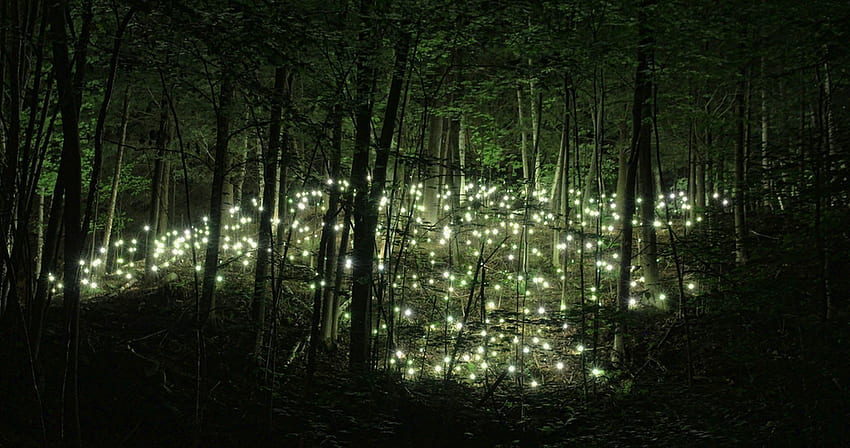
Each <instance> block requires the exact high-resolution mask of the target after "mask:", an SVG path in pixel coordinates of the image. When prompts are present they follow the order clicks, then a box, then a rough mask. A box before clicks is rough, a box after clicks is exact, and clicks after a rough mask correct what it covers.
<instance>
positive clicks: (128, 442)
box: [0, 229, 850, 448]
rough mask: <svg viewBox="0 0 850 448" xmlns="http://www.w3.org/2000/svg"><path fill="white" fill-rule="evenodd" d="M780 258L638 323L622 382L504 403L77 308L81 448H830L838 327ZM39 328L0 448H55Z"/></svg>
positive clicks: (237, 333) (297, 338) (845, 361)
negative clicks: (33, 364) (37, 348)
mask: <svg viewBox="0 0 850 448" xmlns="http://www.w3.org/2000/svg"><path fill="white" fill-rule="evenodd" d="M781 230H782V229H778V230H777V231H781ZM785 244H787V246H785V247H786V250H785V251H782V252H778V251H773V252H771V253H770V254H768V253H767V250H766V249H765V251H764V252H759V251H758V250H757V251H755V252H754V254H753V262H752V265H751V266H750V267H749V268H748V271H747V273H748V275H742V273H741V272H736V271H734V270H729V271H728V273H727V274H726V275H728V277H729V278H732V279H739V280H738V281H736V282H732V283H730V284H731V285H733V286H732V287H728V288H717V289H715V290H714V292H712V293H709V294H706V295H704V296H701V297H698V298H696V299H695V300H696V302H694V303H698V304H699V306H696V307H695V308H694V309H697V310H703V313H702V314H700V315H696V316H693V315H692V316H691V317H690V318H689V319H688V320H687V322H685V321H683V320H682V319H676V318H673V317H670V316H662V315H647V316H645V317H644V318H641V319H640V320H639V321H637V323H636V326H635V327H634V328H633V334H634V335H635V338H634V339H635V340H639V341H640V343H639V344H637V347H636V348H635V350H634V351H633V354H632V357H631V365H630V366H629V368H628V369H621V370H616V369H613V368H611V369H610V371H609V372H608V374H607V375H606V377H604V378H603V379H600V380H598V381H597V382H595V383H590V384H587V387H583V386H582V385H581V384H576V383H568V382H566V381H564V382H549V383H547V384H542V385H541V386H540V387H538V388H536V389H528V388H520V387H519V386H517V385H516V384H515V382H514V379H513V378H511V377H510V376H507V377H506V378H505V379H504V380H503V381H500V382H499V381H496V378H490V384H494V383H497V384H498V386H497V387H494V388H491V389H484V388H478V389H471V388H468V387H466V386H462V385H458V384H454V383H450V382H444V381H436V380H423V381H417V382H411V381H402V380H401V379H399V378H398V377H397V376H395V375H393V374H389V373H372V374H368V375H356V376H353V375H351V374H349V373H348V372H347V369H346V360H345V358H344V357H343V356H342V355H341V354H340V353H341V352H342V351H339V352H334V353H324V354H323V355H322V356H321V357H320V361H319V364H318V366H317V368H316V374H315V375H314V377H313V378H312V379H311V380H308V378H306V376H305V374H304V372H305V366H304V359H303V358H304V351H303V346H304V344H305V341H306V340H305V338H304V336H305V335H306V334H307V331H306V327H307V323H306V322H303V321H291V322H284V323H283V324H282V325H281V326H280V330H279V332H278V337H277V338H276V340H275V341H276V348H275V350H274V356H273V358H271V359H274V361H275V362H274V364H273V365H272V363H269V362H266V361H265V359H264V358H265V357H261V359H260V361H258V360H257V358H256V357H254V356H253V354H252V353H251V352H252V350H253V343H254V340H253V337H252V336H251V335H252V331H251V329H250V327H249V326H248V324H247V323H246V322H247V320H246V318H245V317H244V316H245V312H244V310H245V304H244V303H241V302H240V299H239V297H240V296H241V293H238V292H236V291H234V292H233V294H232V295H233V296H232V297H224V298H223V300H222V301H223V302H224V303H226V304H230V305H229V306H230V307H229V308H227V307H225V308H224V309H222V310H221V313H220V316H221V317H222V318H221V319H220V320H219V322H218V323H217V324H216V325H215V326H212V327H209V328H208V329H207V330H206V331H205V333H204V335H203V337H202V338H201V339H200V340H199V338H198V334H197V332H196V331H195V330H194V328H196V327H195V324H194V322H193V307H192V303H193V302H192V301H191V300H187V299H185V297H184V298H182V299H181V298H179V297H178V298H176V299H175V298H174V297H170V298H169V297H166V296H165V294H164V293H163V291H162V289H159V288H158V289H153V290H146V291H143V290H136V291H130V292H125V293H123V294H121V295H119V296H113V297H109V298H94V299H90V300H87V301H85V302H84V305H83V312H82V322H83V326H84V328H83V333H82V334H83V337H82V340H81V353H80V386H79V387H80V397H81V399H80V408H81V415H82V427H83V431H84V432H83V438H84V444H85V446H94V447H191V446H209V447H216V446H223V447H231V446H233V447H235V446H248V447H272V446H274V447H283V446H286V447H288V446H293V447H300V446H304V447H313V446H317V447H318V446H321V447H335V446H405V447H407V446H410V447H450V446H466V447H496V446H504V447H507V446H529V447H536V446H552V447H560V446H687V445H694V446H847V445H848V444H850V425H848V422H850V325H848V322H847V316H846V315H844V314H842V313H840V312H839V313H837V314H836V315H835V316H834V318H833V319H832V320H830V321H823V320H822V319H821V318H820V316H819V314H818V313H817V309H818V301H817V298H816V297H815V296H814V294H813V293H812V292H811V291H812V283H813V282H812V278H813V276H814V277H816V275H814V274H813V272H812V271H806V270H805V269H792V265H793V264H794V263H799V264H802V265H807V264H808V263H807V262H805V257H806V256H808V255H805V253H804V252H795V250H797V249H798V247H796V246H795V244H796V243H795V242H794V241H788V242H786V243H785ZM799 244H800V246H799V248H802V247H804V246H805V245H806V243H805V242H804V241H801V242H800V243H799ZM682 249H683V250H688V247H686V246H685V245H683V247H682ZM795 253H796V254H800V255H796V256H795ZM801 260H802V261H801ZM840 282H841V280H840V278H838V279H837V280H836V282H835V284H834V285H833V286H835V285H839V286H840V285H841V283H840ZM836 289H837V288H836ZM723 304H725V305H723ZM730 304H731V305H730ZM839 305H841V306H840V307H839V309H845V308H846V307H845V306H844V304H842V303H839ZM288 306H295V305H293V302H290V303H289V305H288ZM789 310H793V311H789ZM49 321H50V322H52V323H53V324H52V326H50V327H49V331H48V333H47V335H46V339H45V352H44V354H43V356H42V362H41V365H40V366H39V367H38V368H37V369H36V377H37V378H38V383H39V384H40V386H41V387H40V388H39V390H38V392H39V396H40V397H42V400H43V407H39V405H38V402H37V399H36V393H35V389H34V388H33V381H32V374H31V371H30V369H29V365H28V363H27V362H26V356H23V355H22V354H23V353H26V351H25V344H23V342H21V341H20V340H19V339H20V338H17V339H16V338H12V337H9V334H4V335H3V337H4V338H6V337H8V338H9V340H12V341H17V342H12V343H10V344H6V346H7V347H13V348H14V349H12V350H6V351H4V352H3V353H4V354H3V356H6V357H7V358H8V359H10V360H11V361H10V362H3V363H2V365H3V374H2V377H0V416H2V418H0V447H4V448H5V447H36V446H44V445H46V446H57V445H59V443H60V442H59V439H58V437H59V434H60V426H59V421H60V417H61V416H60V414H59V413H58V411H57V410H58V409H60V408H61V406H60V405H59V404H60V401H59V400H60V397H61V378H62V368H63V360H64V353H63V350H62V345H61V334H62V328H61V326H60V325H59V324H58V322H60V321H61V310H60V309H59V308H58V307H56V308H55V309H53V310H51V316H50V318H49ZM199 341H200V342H201V345H200V347H201V357H200V362H199V357H198V347H199ZM688 341H689V342H690V343H689V344H688ZM688 347H690V353H688ZM10 354H11V355H10ZM688 354H689V355H690V356H688ZM12 355H15V356H12ZM688 358H690V360H691V361H690V363H689V362H688ZM689 365H690V367H691V369H692V374H691V375H690V377H691V379H690V381H689V379H688V377H689V375H688V370H689ZM199 372H200V374H201V375H200V377H201V378H202V381H200V383H199V382H198V381H197V378H198V373H199ZM566 377H567V376H565V378H566ZM572 378H580V375H572ZM198 390H200V391H201V392H200V394H198V393H197V391H198ZM42 408H43V409H45V410H46V411H45V412H44V413H42V412H40V409H42ZM42 415H43V417H44V425H42V423H41V421H42V419H41V416H42ZM43 427H44V428H46V430H45V432H46V434H47V441H46V443H45V442H44V440H43V437H42V428H43Z"/></svg>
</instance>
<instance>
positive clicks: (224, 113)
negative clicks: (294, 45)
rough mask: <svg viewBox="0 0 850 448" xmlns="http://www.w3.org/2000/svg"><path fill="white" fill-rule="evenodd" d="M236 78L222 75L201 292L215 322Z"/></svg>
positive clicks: (204, 310)
mask: <svg viewBox="0 0 850 448" xmlns="http://www.w3.org/2000/svg"><path fill="white" fill-rule="evenodd" d="M233 90H234V85H233V75H232V74H231V73H229V72H227V71H226V69H225V73H223V74H222V76H221V85H220V87H219V95H218V104H217V105H216V108H215V123H216V125H215V165H214V166H213V179H212V189H211V190H212V191H211V193H210V211H209V229H210V233H209V238H208V240H209V243H208V244H207V254H206V258H205V259H204V277H203V289H202V290H201V314H202V316H203V319H204V320H207V319H208V320H213V321H214V320H215V319H216V316H215V289H216V283H217V277H218V255H219V250H220V243H221V228H222V227H223V225H222V224H223V222H222V221H223V219H224V216H223V214H222V203H223V194H224V182H225V176H226V175H227V172H226V171H227V166H228V165H227V148H228V145H229V143H230V121H231V118H232V113H233V111H232V110H231V108H232V103H233Z"/></svg>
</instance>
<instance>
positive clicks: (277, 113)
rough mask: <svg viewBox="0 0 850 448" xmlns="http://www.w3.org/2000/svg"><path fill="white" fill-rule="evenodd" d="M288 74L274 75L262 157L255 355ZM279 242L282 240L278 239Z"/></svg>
mask: <svg viewBox="0 0 850 448" xmlns="http://www.w3.org/2000/svg"><path fill="white" fill-rule="evenodd" d="M288 78H289V74H288V73H287V70H286V69H284V68H281V67H278V68H276V69H275V71H274V90H273V92H272V98H271V99H272V102H271V110H270V115H269V144H268V146H267V147H266V153H265V155H264V156H263V157H262V162H263V163H262V166H263V167H264V173H263V176H262V179H263V181H264V184H265V185H264V186H263V187H262V191H263V202H262V204H261V206H262V211H261V212H260V226H259V227H260V229H259V235H258V236H257V262H256V270H255V273H254V294H253V296H252V298H251V320H252V321H253V322H254V327H255V330H256V332H257V337H256V341H257V342H256V345H255V349H254V353H257V354H258V353H260V352H261V351H260V348H261V346H262V343H263V331H264V330H263V329H264V328H265V324H266V303H267V302H268V284H269V280H270V278H269V271H270V269H269V268H270V267H271V264H272V225H273V222H272V219H273V215H274V211H275V209H276V206H277V204H276V203H277V199H278V198H277V188H276V185H277V171H278V158H279V153H280V130H281V127H282V126H281V113H282V111H283V97H284V95H285V93H284V91H285V89H286V84H287V79H288ZM278 238H280V236H278Z"/></svg>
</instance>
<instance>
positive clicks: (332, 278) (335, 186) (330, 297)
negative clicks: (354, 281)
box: [320, 105, 342, 348]
mask: <svg viewBox="0 0 850 448" xmlns="http://www.w3.org/2000/svg"><path fill="white" fill-rule="evenodd" d="M331 114H332V115H333V134H332V136H331V155H330V158H331V160H330V170H329V173H328V174H329V175H330V179H331V182H332V183H331V186H330V194H329V195H328V212H333V215H332V216H328V215H327V214H326V215H325V226H328V227H330V229H331V230H332V231H333V232H334V236H333V238H332V239H331V240H330V244H328V246H327V252H326V257H327V260H326V262H325V270H324V273H323V276H322V278H323V280H324V281H325V282H326V283H327V284H328V286H327V287H326V288H324V290H323V295H322V318H321V323H320V327H321V340H322V345H324V346H325V347H326V348H331V347H332V346H333V344H334V342H335V339H334V333H333V327H334V321H333V319H334V315H336V313H337V312H336V311H335V310H334V305H335V304H334V297H335V296H336V289H337V284H336V279H337V270H338V266H337V248H336V232H337V230H338V229H337V226H336V223H337V221H338V219H337V217H336V214H337V213H339V207H340V196H341V194H342V192H341V191H340V188H339V186H340V175H341V174H342V166H341V165H342V163H341V162H342V107H341V106H340V105H335V106H334V108H333V111H332V112H331ZM323 231H324V229H323Z"/></svg>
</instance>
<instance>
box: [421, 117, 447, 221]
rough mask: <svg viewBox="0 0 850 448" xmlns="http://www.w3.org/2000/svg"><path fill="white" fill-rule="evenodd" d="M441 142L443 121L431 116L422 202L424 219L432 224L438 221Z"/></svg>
mask: <svg viewBox="0 0 850 448" xmlns="http://www.w3.org/2000/svg"><path fill="white" fill-rule="evenodd" d="M442 140H443V119H442V118H440V117H438V116H436V115H433V114H432V115H431V117H430V118H429V121H428V145H427V147H426V154H425V157H424V159H425V160H424V165H425V166H424V167H423V169H422V171H423V172H424V174H425V181H424V182H423V184H424V185H425V191H424V198H423V200H422V202H423V204H424V205H425V217H426V218H425V219H426V221H430V222H431V223H432V224H436V223H437V221H438V220H439V219H440V200H439V195H440V194H442V192H441V191H440V179H439V177H440V174H439V173H440V169H439V165H440V164H442V163H443V161H442V160H441V159H440V154H441V147H442Z"/></svg>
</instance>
